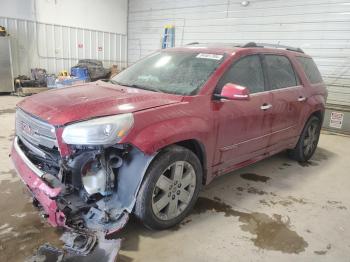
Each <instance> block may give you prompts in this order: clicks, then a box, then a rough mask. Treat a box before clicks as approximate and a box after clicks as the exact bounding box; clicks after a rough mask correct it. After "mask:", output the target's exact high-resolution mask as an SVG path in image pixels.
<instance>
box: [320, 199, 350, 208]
mask: <svg viewBox="0 0 350 262" xmlns="http://www.w3.org/2000/svg"><path fill="white" fill-rule="evenodd" d="M322 208H325V209H329V208H338V209H341V210H347V207H346V206H344V205H343V203H342V202H341V201H334V200H328V201H327V204H326V205H324V206H322Z"/></svg>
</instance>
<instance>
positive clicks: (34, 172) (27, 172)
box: [11, 137, 66, 227]
mask: <svg viewBox="0 0 350 262" xmlns="http://www.w3.org/2000/svg"><path fill="white" fill-rule="evenodd" d="M11 158H12V161H13V164H14V166H15V169H16V170H17V173H18V174H19V176H20V177H21V179H22V180H23V182H24V183H25V184H26V185H27V187H28V188H29V190H30V191H31V193H32V194H33V197H34V198H35V199H36V201H38V202H39V203H40V205H41V207H42V208H43V211H44V214H45V216H46V217H47V220H48V222H49V223H50V224H51V225H52V226H54V227H57V226H65V222H66V217H65V215H64V213H63V212H62V211H60V210H59V209H58V207H57V203H56V199H57V196H59V194H60V193H61V188H52V187H50V186H48V185H47V184H46V183H45V182H44V181H43V180H42V179H41V177H42V176H43V175H44V173H43V172H42V171H41V170H40V169H38V168H37V167H36V166H35V165H33V164H32V163H31V162H30V160H29V159H28V158H27V157H26V155H25V154H24V152H23V151H22V149H21V148H20V146H19V141H18V137H16V138H15V140H14V142H13V147H12V151H11Z"/></svg>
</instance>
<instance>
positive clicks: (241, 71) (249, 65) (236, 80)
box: [217, 55, 264, 93]
mask: <svg viewBox="0 0 350 262" xmlns="http://www.w3.org/2000/svg"><path fill="white" fill-rule="evenodd" d="M227 83H233V84H237V85H240V86H245V87H247V88H248V89H249V91H250V93H257V92H261V91H264V75H263V71H262V66H261V62H260V58H259V56H257V55H251V56H246V57H244V58H242V59H240V60H238V61H237V62H236V63H234V64H233V65H232V66H231V68H230V69H229V70H228V71H227V72H226V73H225V75H224V76H223V77H222V78H221V79H220V82H219V84H218V88H217V92H218V93H220V92H221V89H222V87H223V86H224V85H225V84H227Z"/></svg>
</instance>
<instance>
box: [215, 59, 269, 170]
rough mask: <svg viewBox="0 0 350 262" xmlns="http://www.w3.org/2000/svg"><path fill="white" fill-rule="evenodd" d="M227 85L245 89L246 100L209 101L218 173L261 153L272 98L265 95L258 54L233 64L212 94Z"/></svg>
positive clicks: (266, 142)
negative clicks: (215, 126) (215, 121)
mask: <svg viewBox="0 0 350 262" xmlns="http://www.w3.org/2000/svg"><path fill="white" fill-rule="evenodd" d="M227 83H234V84H238V85H241V86H244V87H247V88H248V89H249V91H250V99H249V100H221V101H214V102H213V106H214V111H216V116H217V118H218V124H219V126H218V132H217V150H216V152H217V154H216V161H215V162H216V163H217V165H218V167H217V169H219V170H220V171H222V172H225V171H227V170H229V169H231V168H233V167H235V165H237V164H239V163H241V162H243V161H246V160H249V159H252V158H254V157H256V156H259V155H261V154H263V153H264V151H265V150H266V147H267V145H268V141H269V135H270V132H271V114H270V110H269V107H270V106H271V103H272V99H271V95H270V93H269V92H265V91H266V90H265V79H264V72H263V68H262V63H261V57H260V55H257V54H256V55H248V56H244V57H242V58H240V59H239V60H238V61H235V62H233V64H232V65H231V67H230V68H229V69H228V70H227V71H226V73H225V74H224V75H223V77H222V78H221V79H220V81H219V83H218V85H217V88H216V93H218V94H220V92H221V89H222V87H223V86H224V85H225V84H227Z"/></svg>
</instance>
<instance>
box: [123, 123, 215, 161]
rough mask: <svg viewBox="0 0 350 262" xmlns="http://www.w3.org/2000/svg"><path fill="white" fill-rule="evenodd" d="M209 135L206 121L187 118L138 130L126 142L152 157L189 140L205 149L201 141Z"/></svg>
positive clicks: (205, 146) (154, 124) (205, 139)
mask: <svg viewBox="0 0 350 262" xmlns="http://www.w3.org/2000/svg"><path fill="white" fill-rule="evenodd" d="M209 134H210V126H209V124H208V121H205V120H204V119H201V118H198V117H190V116H187V117H181V118H174V119H168V120H164V121H161V122H156V123H153V124H151V125H149V126H147V127H145V128H143V129H142V130H139V132H137V133H136V134H135V136H132V137H131V138H130V139H129V140H128V142H129V143H131V144H132V145H134V146H136V147H137V148H138V149H140V150H141V151H142V152H144V153H145V154H148V155H152V154H154V153H155V152H157V151H159V150H160V149H162V148H164V147H166V146H168V145H171V144H175V143H177V142H181V141H185V140H190V139H194V140H197V141H198V142H199V143H200V144H202V145H203V146H204V149H207V145H206V144H205V143H203V141H207V137H208V136H209ZM205 153H206V152H205Z"/></svg>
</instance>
